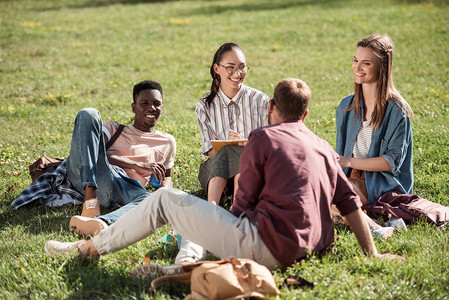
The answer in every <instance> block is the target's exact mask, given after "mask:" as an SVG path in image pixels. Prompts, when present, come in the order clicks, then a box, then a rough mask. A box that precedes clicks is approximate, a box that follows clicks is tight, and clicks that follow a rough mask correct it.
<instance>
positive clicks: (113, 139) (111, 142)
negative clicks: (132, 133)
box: [106, 124, 125, 151]
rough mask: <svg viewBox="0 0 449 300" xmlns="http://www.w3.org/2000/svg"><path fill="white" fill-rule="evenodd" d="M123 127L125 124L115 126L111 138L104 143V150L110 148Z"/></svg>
mask: <svg viewBox="0 0 449 300" xmlns="http://www.w3.org/2000/svg"><path fill="white" fill-rule="evenodd" d="M123 128H125V125H123V124H120V125H119V127H118V128H117V131H116V132H115V133H114V135H113V136H111V139H110V140H109V141H108V143H107V144H106V151H107V150H108V149H109V148H111V146H112V145H113V144H114V143H115V141H116V140H117V138H118V137H119V135H120V134H121V133H122V131H123Z"/></svg>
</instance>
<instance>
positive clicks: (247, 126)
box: [196, 43, 269, 204]
mask: <svg viewBox="0 0 449 300" xmlns="http://www.w3.org/2000/svg"><path fill="white" fill-rule="evenodd" d="M248 70H249V68H248V65H247V63H246V57H245V54H244V53H243V50H242V49H241V48H240V47H239V46H238V45H237V44H234V43H226V44H223V45H221V46H220V48H219V49H218V50H217V51H216V52H215V55H214V58H213V61H212V65H211V67H210V74H211V77H212V84H211V90H210V93H208V94H207V95H205V96H204V97H203V98H201V99H200V100H199V101H198V103H197V105H196V114H197V118H198V124H199V127H200V132H201V139H202V143H203V145H202V150H201V152H202V153H203V154H204V155H206V156H208V157H209V159H208V160H207V161H205V162H204V163H203V164H201V167H200V171H199V175H198V179H199V181H200V183H201V186H202V187H203V189H204V190H205V191H207V199H208V201H209V202H212V203H215V204H219V202H220V199H221V195H222V193H223V190H224V188H225V187H226V185H227V183H228V180H233V181H234V195H235V192H236V191H237V188H238V177H239V173H240V154H241V152H242V149H243V147H242V145H241V146H226V147H223V148H221V149H220V150H219V151H218V152H217V153H216V152H215V150H214V149H213V148H212V145H211V140H233V139H247V138H248V136H249V133H250V132H251V131H252V130H254V129H256V128H258V127H261V126H265V125H268V109H269V97H268V96H267V95H266V94H264V93H262V92H261V91H258V90H256V89H254V88H251V87H248V86H246V85H244V84H243V82H244V81H245V78H246V75H247V73H248Z"/></svg>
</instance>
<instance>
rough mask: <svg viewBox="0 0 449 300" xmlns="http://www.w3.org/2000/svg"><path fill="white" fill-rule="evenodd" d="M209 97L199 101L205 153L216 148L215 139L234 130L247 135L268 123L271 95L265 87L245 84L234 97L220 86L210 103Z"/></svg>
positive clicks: (197, 113)
mask: <svg viewBox="0 0 449 300" xmlns="http://www.w3.org/2000/svg"><path fill="white" fill-rule="evenodd" d="M206 97H207V95H206V96H204V97H203V98H201V99H200V100H199V101H198V103H197V105H196V116H197V118H198V124H199V126H200V131H201V139H202V142H203V147H202V149H201V152H202V153H204V154H205V153H207V152H209V151H210V150H211V149H212V145H211V140H227V139H228V137H229V132H230V130H234V131H236V132H238V133H239V134H240V136H241V137H242V138H243V139H247V138H248V136H249V133H250V132H251V131H252V130H254V129H256V128H258V127H261V126H265V125H268V109H269V97H268V96H267V95H266V94H264V93H262V92H261V91H258V90H256V89H253V88H251V87H248V86H246V85H242V87H241V88H240V90H239V92H238V93H237V94H236V95H235V96H234V97H233V98H232V99H230V98H228V97H227V96H226V95H225V94H224V93H223V92H222V91H221V89H220V90H219V91H218V94H217V96H215V98H214V99H213V101H212V102H211V103H210V105H209V107H208V106H206Z"/></svg>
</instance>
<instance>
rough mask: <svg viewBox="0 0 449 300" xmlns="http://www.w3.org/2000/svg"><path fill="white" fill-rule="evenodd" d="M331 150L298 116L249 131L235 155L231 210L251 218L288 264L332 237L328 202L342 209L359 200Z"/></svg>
mask: <svg viewBox="0 0 449 300" xmlns="http://www.w3.org/2000/svg"><path fill="white" fill-rule="evenodd" d="M337 157H338V156H337V154H336V152H335V151H334V150H333V149H332V147H331V146H330V145H329V144H328V143H327V142H326V141H324V140H322V139H320V138H319V137H318V136H316V135H315V134H314V133H313V132H312V131H310V130H309V129H308V128H307V127H306V126H305V124H304V123H303V122H302V121H289V122H284V123H281V124H276V125H272V126H266V127H262V128H259V129H256V130H254V131H252V133H251V134H250V136H249V139H248V144H247V145H246V146H245V149H244V150H243V153H242V156H241V159H240V179H239V189H238V191H237V194H236V197H235V199H234V203H233V206H232V210H231V212H232V213H233V214H234V215H236V216H239V215H241V213H242V212H245V215H246V216H247V217H248V218H249V219H250V220H251V221H253V222H255V223H257V228H258V231H259V234H260V236H261V238H262V240H263V241H264V243H265V244H266V246H267V247H268V249H269V250H270V251H271V253H272V254H273V256H274V257H275V258H276V259H277V260H278V261H279V262H281V263H282V264H283V265H285V266H288V265H290V264H291V263H292V262H293V261H294V260H296V259H298V258H302V257H304V256H306V255H307V253H308V252H310V251H313V252H319V251H321V250H323V249H325V248H326V247H327V246H328V245H330V244H331V243H332V242H333V240H334V225H333V222H332V219H331V204H336V205H337V208H338V209H339V210H340V212H341V213H342V215H347V214H349V213H351V212H353V211H355V210H356V209H358V208H359V207H360V206H361V202H360V199H359V197H358V196H357V195H356V194H355V193H354V191H353V189H352V187H351V186H350V184H349V182H348V181H347V179H346V176H345V174H344V173H343V171H342V169H341V167H340V166H339V164H338V160H337Z"/></svg>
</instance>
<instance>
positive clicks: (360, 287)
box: [0, 0, 449, 299]
mask: <svg viewBox="0 0 449 300" xmlns="http://www.w3.org/2000/svg"><path fill="white" fill-rule="evenodd" d="M448 16H449V7H448V3H447V2H446V1H383V0H382V1H344V0H341V1H325V0H320V1H306V0H297V1H293V0H261V1H256V0H246V1H245V0H235V1H234V0H229V1H206V0H205V1H151V0H147V1H144V0H141V1H138V0H121V1H118V0H117V1H114V0H90V1H88V0H78V1H76V0H61V1H49V0H41V1H31V0H18V1H5V0H4V1H0V240H1V243H0V253H1V254H0V274H1V280H0V297H1V298H3V299H5V298H6V299H15V298H33V299H34V298H153V297H154V298H160V299H164V298H176V297H183V295H185V294H187V293H188V291H189V290H188V287H186V286H182V287H178V286H175V287H173V286H172V287H168V288H165V289H163V290H161V291H160V292H158V293H151V292H148V290H147V289H148V287H149V282H147V281H133V280H131V279H130V277H129V271H130V270H131V269H132V268H133V267H135V266H137V265H139V264H141V263H142V262H143V260H144V258H145V256H146V255H147V254H148V255H150V256H151V258H152V262H153V263H156V262H157V263H161V264H170V263H172V262H173V259H174V256H175V254H176V249H175V247H174V246H163V245H158V244H157V243H156V240H157V239H158V238H159V237H161V236H162V235H163V234H164V233H165V232H166V231H167V228H163V229H161V230H160V231H159V232H158V233H157V234H156V235H154V236H153V237H150V238H148V239H145V240H143V241H141V242H139V243H137V244H136V245H134V246H131V247H129V248H127V249H125V250H123V251H120V252H118V253H115V254H111V255H108V256H106V257H104V258H103V259H102V260H101V261H99V262H96V263H87V262H85V261H82V260H78V259H69V260H67V259H64V258H51V257H48V256H47V255H45V253H44V250H43V245H44V243H45V241H47V240H49V239H59V240H68V241H74V240H77V239H78V237H77V236H76V235H74V234H72V233H69V232H68V221H69V218H70V216H72V215H74V214H78V213H79V212H80V207H63V208H54V209H50V208H43V207H30V208H24V209H20V210H18V211H13V210H11V209H10V207H9V204H10V203H11V201H12V200H13V199H14V198H15V197H16V196H17V195H18V194H19V193H20V192H21V191H22V190H23V189H24V188H25V187H26V186H27V185H28V184H29V183H30V179H29V175H28V169H27V167H28V165H29V164H30V163H31V162H32V161H33V160H35V159H36V158H37V157H38V156H39V155H41V154H42V153H46V154H47V155H50V156H57V157H66V156H67V154H68V151H69V147H70V138H71V132H72V126H73V120H74V117H75V115H76V113H77V112H78V111H79V110H80V109H81V108H84V107H96V108H97V109H98V110H99V111H100V113H101V114H102V117H103V119H113V120H118V121H120V122H123V123H127V124H130V123H131V120H132V116H133V115H132V112H131V109H130V105H131V101H132V95H131V90H132V86H133V85H134V84H135V83H136V82H138V81H140V80H143V79H154V80H157V81H159V82H161V83H162V85H163V87H164V113H163V115H162V119H161V121H160V123H159V124H158V129H160V130H164V131H167V132H169V133H171V134H172V135H173V136H175V138H176V140H177V143H178V153H177V158H176V165H175V168H174V175H173V178H174V184H175V187H177V188H179V189H181V190H184V191H187V192H191V193H195V194H197V195H203V194H202V192H201V190H200V186H199V183H198V181H197V179H196V176H197V174H198V168H199V164H200V163H201V161H202V160H203V158H202V157H201V155H200V147H201V139H200V134H199V131H198V125H197V122H196V117H195V113H194V109H195V104H196V102H197V100H198V99H199V98H200V97H201V96H203V95H204V94H205V93H207V91H208V89H209V86H210V79H209V78H210V77H209V64H210V62H211V60H212V55H213V53H214V52H215V50H216V49H217V48H218V46H219V45H221V44H222V43H224V42H228V41H233V42H236V43H238V44H239V45H240V46H241V47H242V48H243V49H244V50H245V53H246V55H247V61H248V64H249V65H250V66H251V71H250V73H249V74H248V77H247V80H246V84H248V85H249V86H252V87H255V88H257V89H260V90H262V91H264V92H265V93H267V94H268V95H272V92H273V89H274V86H275V84H276V83H277V82H279V81H280V80H281V79H282V78H285V77H297V78H301V79H304V80H305V81H306V82H307V83H308V84H309V85H310V87H311V88H312V91H313V99H312V103H311V105H310V113H309V116H308V118H307V120H306V124H307V125H308V126H309V127H310V128H311V129H312V130H313V131H314V132H316V133H317V134H318V135H319V136H321V137H323V138H324V139H326V140H327V141H329V143H330V144H331V145H335V135H336V133H335V114H334V112H335V108H336V107H337V105H338V103H339V101H340V100H341V98H343V97H344V96H345V95H347V94H350V93H351V91H352V71H351V61H352V56H353V53H354V50H355V43H356V42H357V40H358V39H360V38H362V37H363V36H366V35H368V34H371V33H373V32H381V33H388V34H389V35H390V36H391V37H392V38H393V41H394V42H395V45H396V52H395V62H394V73H395V83H396V86H397V88H398V89H399V90H400V91H401V93H402V95H403V96H404V98H405V99H406V100H407V101H408V102H409V103H410V105H411V106H412V108H413V110H414V113H415V116H416V118H415V121H414V122H413V124H412V126H413V130H414V146H415V147H414V168H415V192H416V193H418V194H419V195H422V196H424V197H427V198H428V199H430V200H432V201H435V202H438V203H441V204H444V205H449V200H448V195H449V142H448V139H447V134H448V132H447V131H448V128H447V127H448V125H449V124H448V115H449V73H448V68H449V58H448V56H447V45H448V44H449V22H448V20H449V18H448ZM448 233H449V229H448V227H446V228H436V227H434V226H429V225H427V224H424V223H418V224H415V225H413V226H410V229H409V231H407V232H404V233H401V234H397V235H395V236H394V237H392V238H391V239H390V240H388V241H380V240H376V245H377V247H378V248H379V250H380V251H381V252H393V253H396V254H400V255H404V256H405V257H406V261H405V262H404V263H395V262H385V261H377V260H374V259H371V258H367V257H365V256H363V254H362V252H361V249H360V247H359V246H358V244H357V242H356V239H355V237H354V235H353V234H352V233H351V232H350V231H349V230H348V229H347V228H343V227H338V228H337V237H338V238H337V241H336V243H337V247H336V250H335V253H334V254H330V255H327V256H325V257H324V258H321V259H318V258H317V257H313V256H312V257H311V258H310V260H308V261H306V262H304V263H302V264H301V265H293V266H291V267H290V268H289V269H287V270H286V271H285V272H280V271H279V272H276V273H275V278H276V281H277V282H278V283H279V286H280V288H281V292H282V294H281V297H282V298H284V299H295V298H300V297H304V298H353V299H354V298H357V299H359V298H377V299H385V298H390V299H391V298H394V299H416V298H419V299H448V298H449V279H448V276H447V270H448V269H449V258H448V257H449V255H448V251H449V249H448V247H449V246H448V236H449V235H448ZM288 274H297V275H300V276H302V277H304V278H306V279H308V280H310V281H313V282H315V283H316V287H315V288H314V289H301V288H298V289H292V290H289V289H288V288H286V287H284V286H282V279H283V278H285V277H286V276H287V275H288Z"/></svg>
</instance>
